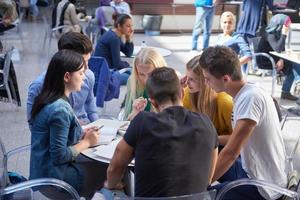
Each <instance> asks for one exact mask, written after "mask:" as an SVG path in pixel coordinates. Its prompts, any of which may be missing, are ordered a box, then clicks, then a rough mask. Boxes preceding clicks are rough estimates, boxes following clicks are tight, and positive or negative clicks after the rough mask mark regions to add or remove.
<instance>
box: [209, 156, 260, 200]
mask: <svg viewBox="0 0 300 200" xmlns="http://www.w3.org/2000/svg"><path fill="white" fill-rule="evenodd" d="M242 178H249V177H248V176H247V173H246V172H245V171H244V169H243V168H242V162H241V159H240V158H238V159H237V160H236V161H235V163H234V164H233V165H232V166H231V167H230V169H229V170H228V171H227V172H226V173H225V174H224V175H223V176H222V177H221V178H220V179H219V180H218V181H219V182H220V184H218V185H214V186H209V187H208V190H212V189H215V190H217V191H220V190H221V189H222V188H223V187H224V186H225V185H226V184H228V183H229V182H231V181H234V180H237V179H242ZM226 199H227V200H229V199H230V200H240V199H243V200H264V198H263V197H262V196H261V195H260V193H259V192H258V189H257V187H256V186H252V185H243V186H239V187H236V188H233V189H231V190H230V191H228V192H227V193H226V195H225V196H224V198H223V200H226Z"/></svg>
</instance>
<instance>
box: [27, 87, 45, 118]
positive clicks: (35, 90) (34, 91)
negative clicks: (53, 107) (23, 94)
mask: <svg viewBox="0 0 300 200" xmlns="http://www.w3.org/2000/svg"><path fill="white" fill-rule="evenodd" d="M42 87H43V83H36V82H34V83H31V84H30V86H29V88H28V96H27V102H26V106H27V110H26V111H27V121H29V120H30V119H31V111H32V106H33V103H34V100H35V98H36V97H37V96H38V95H39V94H40V92H41V90H42Z"/></svg>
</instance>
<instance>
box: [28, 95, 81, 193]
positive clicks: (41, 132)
mask: <svg viewBox="0 0 300 200" xmlns="http://www.w3.org/2000/svg"><path fill="white" fill-rule="evenodd" d="M81 136H82V129H81V126H80V125H79V123H78V120H77V118H76V117H75V115H74V113H73V110H72V108H71V106H70V104H69V102H68V101H67V100H65V99H63V98H60V99H58V100H56V101H54V102H53V103H50V104H48V105H46V106H45V107H44V108H42V110H41V111H40V112H39V113H38V114H37V115H36V116H35V117H34V118H33V119H32V130H31V156H30V179H36V178H47V177H50V178H57V179H60V180H64V181H66V182H67V183H69V184H70V185H72V186H73V187H74V188H75V189H76V190H77V191H80V188H81V186H82V181H83V174H82V171H81V170H80V168H79V167H78V165H77V164H76V163H75V162H74V160H75V158H76V156H77V154H78V153H77V152H76V150H75V149H74V147H73V145H75V144H76V143H77V142H78V141H79V140H80V138H81Z"/></svg>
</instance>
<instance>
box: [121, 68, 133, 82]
mask: <svg viewBox="0 0 300 200" xmlns="http://www.w3.org/2000/svg"><path fill="white" fill-rule="evenodd" d="M130 74H131V68H128V70H126V71H125V72H123V73H121V74H120V84H121V85H126V84H127V80H128V78H129V76H130Z"/></svg>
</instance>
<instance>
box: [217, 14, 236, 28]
mask: <svg viewBox="0 0 300 200" xmlns="http://www.w3.org/2000/svg"><path fill="white" fill-rule="evenodd" d="M226 17H230V18H231V19H232V23H233V25H234V27H235V16H234V14H233V13H232V12H230V11H225V12H223V13H222V15H221V18H220V23H221V24H222V23H223V21H224V20H225V19H226Z"/></svg>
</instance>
